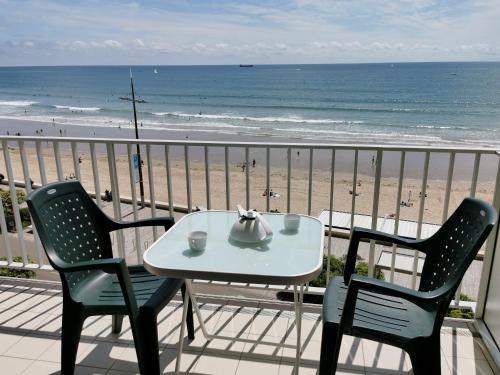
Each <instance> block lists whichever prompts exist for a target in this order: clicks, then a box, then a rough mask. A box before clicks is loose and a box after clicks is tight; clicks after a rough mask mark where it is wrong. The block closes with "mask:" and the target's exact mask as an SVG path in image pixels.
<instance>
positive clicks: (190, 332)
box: [181, 284, 194, 340]
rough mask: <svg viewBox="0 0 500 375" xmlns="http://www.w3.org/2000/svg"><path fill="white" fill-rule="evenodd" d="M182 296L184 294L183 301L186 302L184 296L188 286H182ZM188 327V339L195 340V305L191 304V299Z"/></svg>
mask: <svg viewBox="0 0 500 375" xmlns="http://www.w3.org/2000/svg"><path fill="white" fill-rule="evenodd" d="M181 294H182V300H183V301H184V296H185V294H186V284H182V287H181ZM186 325H187V331H188V338H189V339H190V340H194V322H193V304H192V302H191V298H190V299H189V304H188V312H187V317H186Z"/></svg>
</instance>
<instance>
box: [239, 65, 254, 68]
mask: <svg viewBox="0 0 500 375" xmlns="http://www.w3.org/2000/svg"><path fill="white" fill-rule="evenodd" d="M240 68H253V64H240Z"/></svg>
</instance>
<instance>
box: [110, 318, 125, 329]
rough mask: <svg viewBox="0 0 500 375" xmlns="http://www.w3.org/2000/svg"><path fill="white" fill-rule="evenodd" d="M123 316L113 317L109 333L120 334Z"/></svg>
mask: <svg viewBox="0 0 500 375" xmlns="http://www.w3.org/2000/svg"><path fill="white" fill-rule="evenodd" d="M122 323H123V315H113V324H112V328H111V332H113V333H120V332H121V330H122Z"/></svg>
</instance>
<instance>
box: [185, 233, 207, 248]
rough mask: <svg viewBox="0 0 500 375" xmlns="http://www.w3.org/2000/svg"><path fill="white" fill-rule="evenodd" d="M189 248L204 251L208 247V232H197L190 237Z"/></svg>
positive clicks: (190, 234)
mask: <svg viewBox="0 0 500 375" xmlns="http://www.w3.org/2000/svg"><path fill="white" fill-rule="evenodd" d="M188 243H189V248H190V249H191V250H194V251H203V250H205V247H206V246H207V232H204V231H202V230H195V231H194V232H191V233H189V236H188Z"/></svg>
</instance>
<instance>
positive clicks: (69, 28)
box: [0, 0, 500, 66]
mask: <svg viewBox="0 0 500 375" xmlns="http://www.w3.org/2000/svg"><path fill="white" fill-rule="evenodd" d="M499 19H500V0H399V1H398V0H392V1H391V0H261V1H238V0H231V1H227V0H207V1H201V0H196V1H195V0H171V1H168V0H164V1H160V0H147V1H135V2H130V1H126V0H125V1H117V0H100V1H99V0H71V1H70V0H0V66H26V65H28V66H31V65H115V64H116V65H136V64H140V65H185V64H186V65H193V64H194V65H206V64H207V65H208V64H240V63H245V64H309V63H367V62H405V61H500V22H499V21H498V20H499Z"/></svg>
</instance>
